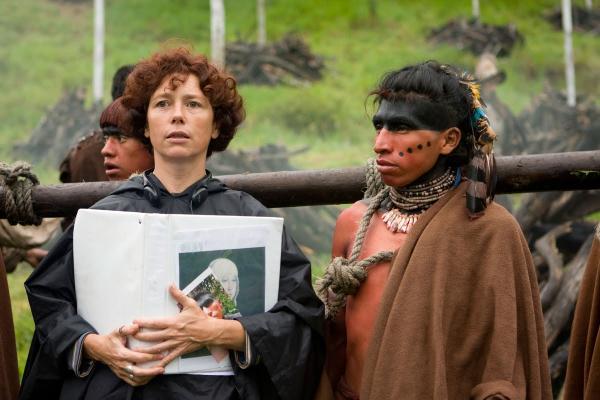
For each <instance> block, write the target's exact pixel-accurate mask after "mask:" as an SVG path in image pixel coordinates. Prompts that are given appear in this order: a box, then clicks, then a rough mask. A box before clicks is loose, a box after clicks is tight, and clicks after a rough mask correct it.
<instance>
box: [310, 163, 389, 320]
mask: <svg viewBox="0 0 600 400" xmlns="http://www.w3.org/2000/svg"><path fill="white" fill-rule="evenodd" d="M366 181H367V190H366V191H365V198H370V197H371V198H372V199H371V202H370V204H369V208H368V209H367V211H366V212H365V214H364V215H363V217H362V219H361V221H360V225H359V228H358V231H357V232H356V237H355V238H354V244H353V246H352V252H351V253H350V257H349V258H345V257H335V258H334V259H333V260H332V261H331V263H330V264H329V265H328V266H327V269H326V270H325V274H323V277H322V278H321V279H319V280H318V281H317V283H316V290H317V295H318V296H319V298H320V299H321V301H323V303H324V304H325V317H326V318H328V319H333V318H335V316H336V315H337V313H338V312H339V310H340V308H342V307H343V306H344V305H345V304H346V297H347V296H348V295H353V294H355V293H356V291H357V290H358V288H359V287H360V285H361V283H362V282H364V280H365V279H367V268H368V267H370V266H371V265H375V264H377V263H380V262H382V261H389V260H391V259H392V256H393V254H394V252H392V251H381V252H379V253H377V254H374V255H372V256H370V257H367V258H365V259H363V260H358V255H359V254H360V250H361V249H362V245H363V241H364V239H365V236H366V233H367V229H368V227H369V224H370V222H371V218H372V217H373V214H375V211H377V209H378V208H379V207H380V206H381V204H382V202H383V201H384V200H386V199H387V198H388V196H389V187H387V186H385V184H384V183H383V181H382V180H381V176H380V175H379V172H378V171H377V167H376V164H375V160H373V159H370V160H369V161H368V164H367V176H366Z"/></svg>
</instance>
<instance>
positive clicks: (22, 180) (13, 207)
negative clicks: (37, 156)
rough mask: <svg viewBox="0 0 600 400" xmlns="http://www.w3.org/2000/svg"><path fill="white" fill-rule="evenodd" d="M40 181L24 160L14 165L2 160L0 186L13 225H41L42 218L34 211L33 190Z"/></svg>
mask: <svg viewBox="0 0 600 400" xmlns="http://www.w3.org/2000/svg"><path fill="white" fill-rule="evenodd" d="M39 184H40V181H39V180H38V178H37V176H36V175H35V174H34V173H33V172H31V166H30V165H29V164H27V163H26V162H24V161H17V162H16V163H15V164H13V165H8V164H6V163H3V162H0V188H1V189H2V191H3V192H4V198H3V204H2V205H3V206H4V210H5V213H6V219H7V220H8V222H9V223H10V224H11V225H17V224H21V225H39V224H41V223H42V218H40V217H39V216H37V215H36V213H35V212H34V211H33V200H32V197H31V190H32V188H33V187H34V186H35V185H39Z"/></svg>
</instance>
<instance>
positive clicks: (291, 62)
mask: <svg viewBox="0 0 600 400" xmlns="http://www.w3.org/2000/svg"><path fill="white" fill-rule="evenodd" d="M225 57H226V60H227V61H226V62H227V68H228V69H229V71H230V72H231V73H232V74H233V75H234V76H235V77H236V79H237V81H238V82H239V83H252V84H256V85H277V84H280V83H290V84H302V83H305V82H311V81H316V80H319V79H321V77H322V71H323V68H324V67H325V64H324V62H323V59H322V58H321V57H319V56H317V55H314V54H313V53H312V52H311V51H310V48H309V47H308V45H307V44H306V42H304V40H302V38H301V37H299V36H296V35H293V34H288V35H286V36H285V37H284V38H283V39H281V40H280V41H278V42H274V43H269V44H267V45H265V46H263V47H261V46H259V45H258V44H256V43H248V42H242V41H238V42H234V43H229V44H228V45H227V49H226V56H225Z"/></svg>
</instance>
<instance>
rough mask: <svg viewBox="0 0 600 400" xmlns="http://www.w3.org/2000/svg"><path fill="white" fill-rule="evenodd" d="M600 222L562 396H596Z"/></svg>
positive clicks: (599, 389)
mask: <svg viewBox="0 0 600 400" xmlns="http://www.w3.org/2000/svg"><path fill="white" fill-rule="evenodd" d="M599 343H600V226H599V227H598V228H596V234H595V235H594V242H593V243H592V249H591V251H590V255H589V257H588V262H587V265H586V267H585V272H584V274H583V279H582V280H581V288H580V290H579V297H578V298H577V307H576V309H575V318H574V320H573V327H572V328H571V339H570V342H569V361H568V363H567V378H566V379H565V395H564V397H563V399H564V400H592V399H600V344H599Z"/></svg>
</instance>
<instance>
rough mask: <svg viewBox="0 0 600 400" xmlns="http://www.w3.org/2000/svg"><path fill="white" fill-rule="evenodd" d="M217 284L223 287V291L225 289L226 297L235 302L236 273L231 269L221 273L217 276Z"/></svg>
mask: <svg viewBox="0 0 600 400" xmlns="http://www.w3.org/2000/svg"><path fill="white" fill-rule="evenodd" d="M219 282H221V285H223V289H225V292H227V295H228V296H229V297H230V298H231V299H232V300H234V301H235V298H236V297H237V292H238V287H239V282H238V274H237V271H234V270H232V269H228V270H225V271H223V272H222V273H221V274H220V276H219Z"/></svg>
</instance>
